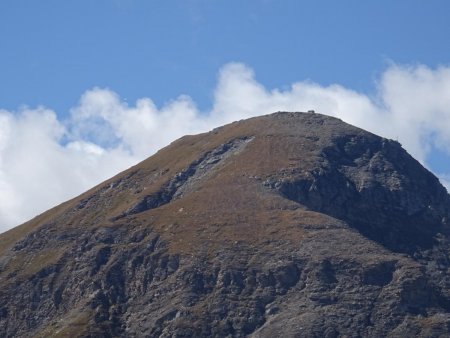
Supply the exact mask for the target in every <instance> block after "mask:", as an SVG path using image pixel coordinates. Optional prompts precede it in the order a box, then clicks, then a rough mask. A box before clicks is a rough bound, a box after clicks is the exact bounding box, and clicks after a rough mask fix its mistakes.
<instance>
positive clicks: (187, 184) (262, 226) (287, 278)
mask: <svg viewBox="0 0 450 338" xmlns="http://www.w3.org/2000/svg"><path fill="white" fill-rule="evenodd" d="M43 188H45V187H43ZM449 220H450V195H448V193H447V191H446V190H445V188H444V187H443V186H442V185H441V184H440V183H439V181H438V179H437V178H436V177H435V176H434V175H433V174H431V173H430V172H429V171H427V170H426V169H425V168H423V167H422V166H421V165H420V164H419V163H418V162H417V161H416V160H414V159H413V158H412V157H411V156H410V155H409V154H408V153H407V152H406V151H405V150H404V149H403V148H402V147H401V145H400V144H399V143H398V142H395V141H392V140H388V139H384V138H381V137H379V136H376V135H373V134H371V133H368V132H366V131H364V130H361V129H358V128H356V127H353V126H350V125H348V124H346V123H344V122H342V121H341V120H338V119H336V118H332V117H328V116H324V115H320V114H313V113H275V114H272V115H267V116H262V117H257V118H252V119H248V120H243V121H239V122H235V123H232V124H230V125H226V126H224V127H221V128H217V129H215V130H213V131H211V132H209V133H205V134H201V135H196V136H185V137H183V138H181V139H179V140H177V141H175V142H174V143H172V144H171V145H169V146H168V147H166V148H164V149H162V150H160V151H159V152H158V153H157V154H155V155H154V156H152V157H150V158H149V159H147V160H145V161H143V162H142V163H140V164H138V165H136V166H134V167H132V168H130V169H129V170H127V171H125V172H123V173H121V174H119V175H117V176H116V177H114V178H112V179H110V180H108V181H106V182H104V183H102V184H100V185H99V186H97V187H95V188H93V189H91V190H90V191H88V192H86V193H84V194H83V195H81V196H79V197H77V198H75V199H73V200H71V201H68V202H66V203H63V204H61V205H60V206H58V207H56V208H54V209H52V210H49V211H47V212H46V213H44V214H42V215H40V216H38V217H36V218H35V219H33V220H31V221H29V222H27V223H25V224H23V225H21V226H19V227H17V228H14V229H12V230H10V231H8V232H6V233H4V234H2V235H0V336H2V337H244V336H250V337H448V336H450V270H449V268H450V261H449V257H450V243H449V239H450V233H449V229H450V224H449V222H450V221H449Z"/></svg>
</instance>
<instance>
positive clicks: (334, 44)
mask: <svg viewBox="0 0 450 338" xmlns="http://www.w3.org/2000/svg"><path fill="white" fill-rule="evenodd" d="M449 13H450V3H449V2H448V1H436V0H432V1H414V0H396V1H379V0H378V1H358V0H353V1H349V0H344V1H323V0H322V1H321V0H314V1H299V0H293V1H292V0H282V1H275V0H273V1H271V0H255V1H245V0H228V1H215V0H208V1H202V0H196V1H195V0H184V1H181V0H178V1H174V0H165V1H153V0H94V1H93V0H77V1H60V0H42V1H30V0H2V1H1V2H0V50H1V53H0V74H1V77H2V81H1V84H0V86H1V87H0V95H1V97H0V105H1V107H2V108H7V109H16V108H17V107H18V106H19V105H21V104H28V105H30V106H35V105H38V104H43V105H46V106H48V107H51V108H53V109H55V110H56V111H58V113H60V114H64V113H66V112H67V111H68V110H69V108H70V107H71V106H72V105H74V104H75V103H76V101H77V100H78V98H79V96H80V94H81V93H83V92H84V91H85V90H86V89H88V88H92V87H94V86H100V87H109V88H112V89H114V90H115V91H117V92H118V93H119V94H120V95H121V96H122V97H125V98H128V99H129V100H135V99H136V98H139V97H143V96H150V97H151V98H152V99H153V100H154V101H155V102H156V103H157V104H159V105H160V104H163V103H164V102H166V101H168V100H171V99H172V98H173V97H175V96H177V95H179V94H182V93H184V94H188V95H190V96H191V97H193V98H194V99H195V101H196V102H197V104H198V105H199V106H200V107H202V108H206V107H208V106H209V105H210V104H211V96H212V90H213V88H214V84H215V81H216V74H217V72H218V70H219V68H220V67H221V66H222V65H223V64H225V63H227V62H230V61H239V62H243V63H245V64H248V65H250V66H251V67H252V68H253V69H254V70H255V71H256V73H257V77H258V80H259V81H260V82H261V83H263V84H264V85H266V86H268V87H280V86H283V85H288V84H290V83H292V82H294V81H298V80H300V79H311V80H313V81H315V82H318V83H321V84H323V85H326V84H331V83H340V84H342V85H345V86H347V87H350V88H353V89H355V90H363V91H371V90H372V89H373V86H374V81H375V79H376V78H377V76H378V74H379V72H381V71H382V70H383V69H384V68H385V66H386V63H387V62H389V61H391V60H392V61H394V62H396V63H424V64H426V65H429V66H432V67H433V66H436V65H439V64H442V63H443V64H447V63H448V62H449V55H450V44H449V43H447V42H448V32H450V20H449Z"/></svg>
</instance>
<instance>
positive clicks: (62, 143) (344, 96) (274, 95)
mask: <svg viewBox="0 0 450 338" xmlns="http://www.w3.org/2000/svg"><path fill="white" fill-rule="evenodd" d="M448 93H450V68H447V67H440V68H437V69H430V68H428V67H426V66H422V65H419V66H398V65H391V66H390V67H389V68H388V69H386V71H385V72H384V73H383V75H382V77H381V78H380V79H379V83H378V91H377V93H376V96H374V97H369V96H367V95H365V94H362V93H358V92H355V91H353V90H350V89H347V88H344V87H342V86H340V85H331V86H327V87H324V86H320V85H319V84H316V83H312V82H297V83H294V84H292V85H291V86H290V88H289V89H287V90H279V89H272V90H269V89H267V88H265V87H264V86H263V85H262V84H260V83H258V82H257V81H256V80H255V76H254V73H253V71H252V70H251V69H250V68H249V67H247V66H245V65H243V64H239V63H231V64H228V65H225V66H224V67H223V68H222V70H221V71H220V73H219V78H218V84H217V87H216V90H215V95H214V102H213V108H212V109H211V111H208V112H200V111H199V110H198V109H197V107H196V105H195V103H194V102H193V101H192V99H191V98H190V97H187V96H180V97H178V98H176V99H174V100H173V101H171V102H169V103H168V104H166V105H165V106H163V107H160V108H158V107H156V106H155V104H154V103H153V102H152V100H151V99H149V98H142V99H139V100H138V101H137V102H136V103H135V104H134V105H128V104H127V103H126V102H124V101H123V100H121V98H120V97H119V96H118V95H117V94H116V93H114V92H113V91H111V90H108V89H99V88H94V89H92V90H89V91H87V92H86V93H84V94H83V95H82V96H81V98H80V101H79V103H78V105H77V106H76V107H74V108H73V109H72V111H71V117H70V118H69V119H68V120H67V121H61V120H60V119H58V116H57V114H56V113H55V112H53V111H51V110H49V109H45V108H37V109H28V108H24V109H22V110H20V111H17V112H8V111H5V110H0V231H3V230H6V229H8V228H10V227H12V226H14V225H16V224H19V223H21V222H23V221H25V220H27V219H29V218H31V217H32V216H34V215H36V214H37V213H39V212H42V211H44V210H45V209H47V208H49V207H51V206H53V205H55V204H58V203H60V202H62V201H64V200H66V199H68V198H70V197H73V196H75V195H77V194H79V193H81V192H83V191H84V190H86V189H88V188H90V187H91V186H93V185H95V184H97V183H99V182H101V181H102V180H104V179H106V178H108V177H110V176H112V175H114V174H115V173H117V172H119V171H120V170H123V169H125V168H127V167H129V166H131V165H132V164H134V163H136V162H138V161H139V160H142V159H144V158H146V157H147V156H149V155H151V154H152V153H154V152H155V151H156V150H158V149H159V148H161V147H162V146H165V145H167V144H168V143H169V142H171V141H173V140H174V139H176V138H178V137H180V136H182V135H185V134H194V133H198V132H202V131H207V130H209V129H211V128H214V127H216V126H219V125H222V124H224V123H228V122H232V121H235V120H239V119H243V118H247V117H251V116H256V115H262V114H266V113H271V112H274V111H279V110H290V111H306V110H309V109H314V110H316V111H317V112H321V113H325V114H329V115H334V116H338V117H340V118H342V119H343V120H344V121H346V122H349V123H351V124H354V125H357V126H359V127H362V128H364V129H367V130H370V131H372V132H374V133H377V134H380V135H382V136H386V137H389V138H394V139H398V140H399V141H400V142H401V143H402V144H403V145H404V147H405V148H406V149H407V150H408V151H409V152H411V153H412V154H413V155H414V156H415V157H416V158H417V159H418V160H420V161H421V162H422V163H426V158H427V154H428V153H429V152H430V150H431V149H432V148H433V147H438V148H439V149H441V150H442V151H444V152H447V153H449V154H450V133H448V132H447V131H449V130H450V95H448ZM449 174H450V172H449V173H444V174H442V175H440V178H441V181H442V182H443V183H444V184H446V185H447V187H450V184H449V181H450V180H449V178H450V175H449Z"/></svg>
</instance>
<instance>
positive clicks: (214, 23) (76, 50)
mask: <svg viewBox="0 0 450 338" xmlns="http://www.w3.org/2000/svg"><path fill="white" fill-rule="evenodd" d="M449 13H450V2H449V1H444V0H441V1H439V0H430V1H414V0H408V1H407V0H396V1H392V0H390V1H384V0H378V1H357V0H353V1H350V0H344V1H331V0H330V1H321V0H315V1H300V0H297V1H291V0H278V1H275V0H253V1H245V0H240V1H237V0H228V1H218V0H216V1H215V0H210V1H206V0H185V1H181V0H179V1H175V0H164V1H153V0H76V1H75V0H74V1H60V0H40V1H30V0H1V1H0V79H1V81H0V202H2V203H3V205H4V207H0V223H2V222H3V224H6V225H5V226H3V229H4V228H7V227H10V226H12V225H14V224H16V223H17V222H21V221H23V220H25V219H26V218H27V217H31V216H33V215H34V214H36V213H37V212H40V211H43V210H45V209H46V208H48V207H49V206H51V205H53V204H56V203H59V202H61V201H62V200H64V199H66V198H69V197H71V196H74V195H76V194H78V193H80V192H82V190H81V189H86V188H88V187H90V186H92V185H94V184H95V183H98V182H100V181H101V180H103V179H105V178H107V177H108V175H109V176H110V175H112V174H114V173H115V172H117V171H119V170H122V169H124V168H126V167H127V166H129V165H131V164H133V163H135V162H136V161H138V160H141V159H142V158H144V157H145V156H148V155H150V154H151V153H152V152H154V151H155V150H156V149H157V148H158V147H161V146H163V145H165V144H166V143H167V142H170V141H171V140H172V139H173V138H176V137H178V136H181V135H182V134H183V133H193V132H198V131H203V130H204V129H207V128H210V127H212V126H214V125H215V124H219V123H225V122H228V121H230V120H233V119H239V118H243V117H248V116H250V115H252V114H256V115H258V114H259V113H263V112H268V111H269V108H270V109H275V110H279V109H277V108H278V107H279V108H280V109H282V108H285V107H288V108H291V107H293V108H292V109H295V108H297V107H298V108H299V109H300V108H304V107H305V108H316V109H317V108H320V109H319V110H320V111H321V112H323V113H326V114H331V115H336V116H339V117H342V118H344V120H346V121H348V122H351V123H354V124H357V125H359V126H361V127H364V128H366V129H369V130H371V131H373V132H377V133H379V134H382V135H383V136H387V137H392V138H399V140H400V141H401V142H402V144H404V145H405V147H406V148H407V150H408V151H410V152H412V153H413V155H414V156H416V157H417V158H418V159H419V160H421V161H422V162H423V163H424V164H425V165H427V166H428V167H429V168H430V169H432V170H433V171H434V172H435V173H436V174H438V175H440V177H441V179H442V180H443V182H444V181H445V182H448V181H447V179H448V177H449V176H448V175H449V173H450V157H449V155H448V154H449V153H450V149H449V148H450V147H449V146H448V142H447V141H448V138H447V137H446V129H445V128H446V126H447V124H446V123H447V122H445V123H441V124H440V125H439V124H436V123H435V124H433V123H430V121H429V120H430V119H432V118H433V119H435V118H436V119H443V120H445V121H447V120H450V108H448V109H447V108H445V107H446V106H447V105H446V104H447V101H445V100H446V97H450V92H449V91H447V90H450V87H449V86H448V83H449V81H450V80H449V79H450V76H449V66H450V43H448V33H449V32H450V20H449V19H450V15H449ZM296 83H297V84H298V85H297V86H294V84H296ZM294 87H295V88H297V89H295V88H294ZM236 88H240V90H237V89H236ZM399 89H402V90H403V91H401V92H398V90H399ZM244 92H245V93H248V94H247V96H243V95H241V93H244ZM277 93H281V94H282V95H281V94H280V95H281V96H282V99H280V95H279V94H277ZM411 93H415V94H411ZM180 95H185V96H181V97H180ZM229 98H233V99H229ZM317 98H320V100H319V99H317ZM430 98H433V100H434V101H436V102H439V104H436V106H435V105H434V104H430V103H429V100H430ZM137 100H138V101H137ZM139 100H140V101H139ZM318 100H319V101H318ZM286 102H289V104H287V103H286ZM282 103H283V104H284V103H286V105H283V104H282ZM403 103H405V104H403ZM311 106H313V107H311ZM249 107H250V108H252V109H253V110H256V111H254V112H253V113H251V112H249V109H250V108H249ZM342 107H346V110H345V111H342ZM415 107H422V108H421V109H420V110H419V109H416V108H415ZM427 107H431V108H429V111H428V110H427V109H428V108H427ZM237 112H240V113H237ZM363 112H364V114H363ZM410 112H411V113H410ZM387 115H389V118H390V120H389V121H390V123H387V125H386V126H383V125H382V124H383V122H382V121H383V119H382V118H380V116H387ZM2 116H3V117H2ZM133 116H134V118H135V119H136V120H132V119H133ZM218 116H221V117H220V118H219V117H218ZM224 116H226V118H225V117H224ZM427 116H428V117H427ZM119 117H120V118H119ZM2 118H3V120H2ZM139 119H141V120H142V119H147V120H145V121H147V122H148V121H150V120H151V121H153V122H152V123H153V124H148V126H149V127H148V128H147V129H143V130H142V134H139V133H137V132H136V135H131V134H132V133H131V129H129V130H128V129H126V128H125V127H124V126H128V125H129V126H130V128H131V126H133V128H134V129H133V130H137V129H136V128H138V127H136V126H139V124H138V123H135V122H136V121H137V120H139ZM2 121H3V122H2ZM155 121H156V122H155ZM380 121H381V122H380ZM147 122H146V123H147ZM2 123H3V124H2ZM148 123H150V122H148ZM141 124H142V123H141ZM402 126H404V127H402ZM161 130H163V131H166V132H165V133H164V134H159V133H158V132H159V131H161ZM44 131H45V134H43V133H44ZM149 133H151V134H152V135H153V136H152V137H153V138H149V136H148V135H147V134H149ZM2 134H3V135H2ZM166 134H167V135H166ZM449 134H450V133H449ZM20 135H24V136H23V137H22V138H20ZM29 135H33V138H31V139H29V140H28V141H27V137H29ZM36 140H41V141H42V142H41V143H39V142H37V141H36ZM2 142H3V143H2ZM145 142H148V143H149V144H151V145H148V147H146V146H145V144H146V143H145ZM142 144H143V145H144V146H142ZM44 148H45V151H41V150H42V149H44ZM52 149H53V150H54V152H52V151H51V150H52ZM34 153H38V154H39V155H40V156H41V157H40V158H38V159H36V161H39V162H43V163H39V165H37V168H36V170H34V171H35V172H36V176H35V177H31V178H29V179H30V180H32V182H46V184H48V186H49V188H48V189H47V190H48V191H49V193H48V196H47V195H46V196H42V197H41V196H40V195H39V194H40V191H42V186H40V185H39V184H36V183H35V184H34V185H33V184H30V182H28V181H26V180H25V181H24V178H23V176H21V175H20V170H19V169H18V168H17V167H18V166H19V165H21V164H23V163H24V162H26V161H27V159H28V158H33V156H30V154H34ZM42 153H44V155H45V154H46V155H47V156H48V157H45V156H44V155H42ZM18 154H20V156H19V155H18ZM58 156H60V157H58ZM36 161H35V162H33V164H35V163H36ZM56 162H57V165H55V163H56ZM75 162H77V163H78V162H82V163H83V164H80V165H79V167H77V166H74V163H75ZM64 163H65V164H66V166H64V165H63V164H64ZM15 165H17V167H15ZM77 165H78V164H77ZM74 167H76V168H75V169H73V170H69V169H71V168H74ZM106 167H107V168H110V169H109V170H106V169H105V168H106ZM12 168H14V170H13V169H12ZM13 171H14V173H13ZM68 171H71V173H68ZM97 171H98V172H101V173H102V174H93V172H97ZM46 173H47V175H49V177H47V176H45V175H46ZM23 175H29V173H26V172H24V173H23ZM44 176H45V177H44ZM69 181H77V182H82V183H81V184H80V183H78V184H72V185H71V186H70V185H69V183H67V182H69ZM22 182H26V183H27V184H24V183H22ZM30 185H31V186H34V188H33V189H34V190H30V189H32V188H30V187H29V186H30ZM26 196H29V197H26ZM31 198H32V199H34V200H36V199H38V200H41V201H42V203H38V204H36V205H34V204H33V203H31V202H30V200H29V199H31ZM30 205H31V207H30ZM1 229H2V225H1V224H0V230H1Z"/></svg>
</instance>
